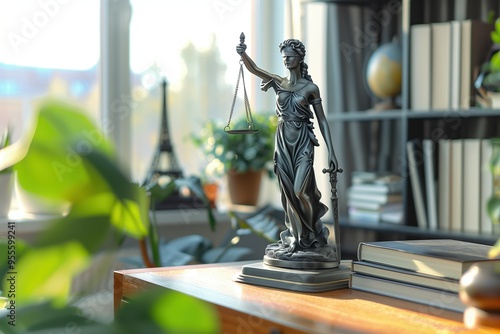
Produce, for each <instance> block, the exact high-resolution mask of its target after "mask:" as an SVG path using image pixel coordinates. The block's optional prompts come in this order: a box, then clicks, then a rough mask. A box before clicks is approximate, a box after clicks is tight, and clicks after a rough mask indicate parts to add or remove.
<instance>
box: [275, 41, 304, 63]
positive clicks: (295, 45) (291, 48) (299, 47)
mask: <svg viewBox="0 0 500 334" xmlns="http://www.w3.org/2000/svg"><path fill="white" fill-rule="evenodd" d="M279 49H280V52H281V53H282V54H283V55H285V56H297V55H298V56H299V57H300V58H301V59H304V57H305V55H306V47H305V46H304V44H303V43H302V42H301V41H299V40H298V39H287V40H285V41H283V43H281V44H280V45H279Z"/></svg>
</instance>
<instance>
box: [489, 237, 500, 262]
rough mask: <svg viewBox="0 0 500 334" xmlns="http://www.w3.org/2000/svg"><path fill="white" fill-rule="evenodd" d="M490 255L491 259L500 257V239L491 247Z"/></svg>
mask: <svg viewBox="0 0 500 334" xmlns="http://www.w3.org/2000/svg"><path fill="white" fill-rule="evenodd" d="M488 257H489V258H490V259H493V258H500V239H498V240H497V242H496V243H495V244H494V245H493V247H491V249H490V251H489V252H488Z"/></svg>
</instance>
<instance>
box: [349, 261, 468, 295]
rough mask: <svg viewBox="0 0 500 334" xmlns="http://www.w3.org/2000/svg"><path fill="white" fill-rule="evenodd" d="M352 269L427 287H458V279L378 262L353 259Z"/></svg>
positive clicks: (365, 273) (367, 274)
mask: <svg viewBox="0 0 500 334" xmlns="http://www.w3.org/2000/svg"><path fill="white" fill-rule="evenodd" d="M352 271H353V272H356V273H358V274H363V275H366V276H375V277H378V278H383V279H390V280H394V281H398V282H402V283H407V284H414V285H420V286H424V287H427V288H432V289H438V290H444V291H449V292H453V293H458V292H459V289H460V284H459V280H455V279H450V278H445V277H436V276H432V275H426V274H421V273H418V272H415V271H411V270H405V269H401V268H397V267H391V266H386V265H382V264H378V263H371V262H366V261H353V262H352Z"/></svg>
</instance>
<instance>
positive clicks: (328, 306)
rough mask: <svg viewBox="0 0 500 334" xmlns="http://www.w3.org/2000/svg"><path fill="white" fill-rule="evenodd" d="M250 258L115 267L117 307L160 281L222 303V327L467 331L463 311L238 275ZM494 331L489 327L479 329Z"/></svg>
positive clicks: (217, 304)
mask: <svg viewBox="0 0 500 334" xmlns="http://www.w3.org/2000/svg"><path fill="white" fill-rule="evenodd" d="M245 263H249V262H238V263H226V264H217V265H193V266H183V267H167V268H155V269H136V270H123V271H116V272H115V273H114V303H115V311H116V310H117V309H118V308H119V307H120V305H121V303H122V300H124V299H127V300H131V302H133V295H134V294H136V293H138V292H141V291H145V290H146V289H148V287H151V286H154V285H157V286H160V287H164V288H166V289H171V290H176V291H179V292H182V293H185V294H187V295H191V296H194V297H196V298H199V299H202V300H205V301H207V302H208V303H210V304H213V305H215V307H216V308H217V310H218V312H219V315H220V321H221V327H222V330H223V333H231V334H233V333H360V332H361V333H408V332H411V333H426V334H428V333H437V332H439V333H465V332H473V331H468V330H467V329H466V328H465V327H464V325H463V323H462V314H461V313H456V312H452V311H446V310H443V309H439V308H433V307H429V306H426V305H420V304H416V303H411V302H406V301H403V300H398V299H394V298H390V297H384V296H379V295H376V294H371V293H366V292H361V291H355V290H350V289H342V290H337V291H329V292H321V293H298V292H292V291H286V290H278V289H273V288H265V287H259V286H253V285H248V284H243V283H237V282H234V281H233V277H234V276H235V275H237V274H239V273H240V270H241V266H242V265H243V264H245ZM477 332H479V333H490V332H491V331H488V330H486V329H484V330H483V329H481V330H479V331H474V333H477Z"/></svg>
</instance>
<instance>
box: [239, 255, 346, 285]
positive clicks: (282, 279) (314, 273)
mask: <svg viewBox="0 0 500 334" xmlns="http://www.w3.org/2000/svg"><path fill="white" fill-rule="evenodd" d="M350 274H351V261H342V262H341V263H340V266H339V267H337V268H333V269H316V270H309V269H288V268H280V267H275V266H270V265H267V264H264V263H263V262H257V263H251V264H247V265H244V266H243V267H242V269H241V273H240V274H239V275H237V276H236V277H235V278H234V280H235V281H236V282H241V283H248V284H253V285H260V286H266V287H270V288H278V289H284V290H292V291H299V292H323V291H331V290H338V289H344V288H347V287H349V275H350Z"/></svg>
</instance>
